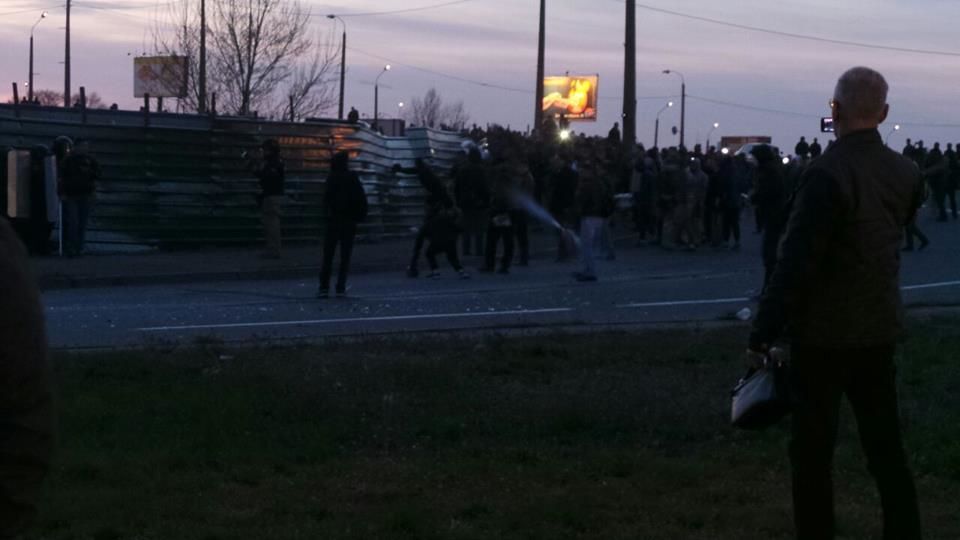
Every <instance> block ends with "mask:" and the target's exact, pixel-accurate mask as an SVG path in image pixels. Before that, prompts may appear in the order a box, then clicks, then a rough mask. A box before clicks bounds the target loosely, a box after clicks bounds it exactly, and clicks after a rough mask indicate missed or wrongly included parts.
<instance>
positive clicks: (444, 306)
mask: <svg viewBox="0 0 960 540" xmlns="http://www.w3.org/2000/svg"><path fill="white" fill-rule="evenodd" d="M927 229H929V231H928V233H929V234H930V235H931V237H932V239H933V240H934V244H933V246H932V247H931V248H929V249H928V250H926V251H924V252H921V253H911V254H906V255H905V257H904V267H903V285H904V286H905V291H904V297H905V299H906V301H907V303H908V305H909V306H913V307H919V306H944V305H945V306H960V270H958V269H960V250H957V249H956V248H955V247H953V245H952V244H953V243H954V242H955V241H956V240H955V239H956V238H957V237H958V236H960V225H956V224H938V225H934V224H929V225H927ZM747 236H748V238H746V243H745V247H744V249H743V250H742V251H740V252H729V251H716V250H713V249H702V250H700V251H698V252H695V253H687V252H666V251H663V250H660V249H657V248H635V247H623V248H621V249H619V251H618V254H617V260H615V261H602V262H600V281H598V282H596V283H577V282H575V281H574V280H573V279H572V278H571V273H572V272H573V271H575V270H577V265H576V264H575V263H565V264H559V263H554V262H548V261H546V260H535V261H533V262H532V264H531V266H530V267H527V268H514V269H513V270H512V272H511V273H510V275H505V276H504V275H498V274H478V273H476V272H474V273H473V277H472V279H469V280H460V279H458V278H457V276H456V274H455V273H454V272H453V271H452V270H451V269H450V268H449V267H444V266H441V271H442V276H441V277H440V278H439V279H432V280H430V279H424V278H420V279H408V278H406V277H405V276H404V275H403V273H402V270H401V269H402V267H403V263H398V269H397V271H396V272H391V273H385V272H380V273H368V274H362V275H357V276H353V277H352V278H351V280H350V286H351V289H350V294H349V297H348V298H330V299H322V300H321V299H316V298H315V297H314V295H315V293H316V289H317V284H316V282H315V281H314V280H303V279H294V280H279V281H246V282H244V281H229V282H210V283H191V284H184V285H158V286H127V287H112V288H99V289H76V290H58V291H49V292H47V293H44V302H45V304H46V312H47V320H48V331H49V336H50V342H51V345H52V346H53V347H55V348H99V347H128V346H139V345H149V344H156V343H166V344H169V343H181V344H185V343H192V342H197V341H198V340H205V339H223V340H225V341H227V342H234V341H250V340H261V339H274V340H316V339H319V338H322V337H324V336H362V335H372V334H396V333H411V332H427V331H440V332H443V331H453V330H505V329H516V328H551V327H558V328H561V327H562V328H568V327H590V326H604V327H605V326H609V325H643V324H653V323H674V322H697V321H703V322H710V321H717V320H723V319H732V318H733V316H734V314H735V313H736V312H737V311H739V310H741V309H743V308H745V307H750V308H751V309H752V308H753V307H754V306H753V302H752V301H751V300H750V298H751V297H752V296H753V295H755V294H757V291H758V290H759V287H760V286H761V285H762V279H763V274H762V268H761V264H760V256H759V246H758V244H759V241H758V237H756V236H754V235H750V234H748V235H747ZM371 249H373V248H371ZM466 263H467V265H468V268H470V267H476V266H477V265H478V264H479V260H477V259H476V258H474V259H467V261H466ZM744 324H746V323H744Z"/></svg>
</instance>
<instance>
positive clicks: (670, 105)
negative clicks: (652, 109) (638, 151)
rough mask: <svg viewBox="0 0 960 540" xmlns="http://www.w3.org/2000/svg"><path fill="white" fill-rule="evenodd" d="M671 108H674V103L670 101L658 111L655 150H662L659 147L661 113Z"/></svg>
mask: <svg viewBox="0 0 960 540" xmlns="http://www.w3.org/2000/svg"><path fill="white" fill-rule="evenodd" d="M670 107H673V102H672V101H668V102H667V104H666V105H664V106H663V107H661V108H660V110H659V111H657V121H656V123H654V124H653V147H654V148H660V146H659V145H658V143H659V142H660V113H662V112H663V111H665V110H667V109H669V108H670Z"/></svg>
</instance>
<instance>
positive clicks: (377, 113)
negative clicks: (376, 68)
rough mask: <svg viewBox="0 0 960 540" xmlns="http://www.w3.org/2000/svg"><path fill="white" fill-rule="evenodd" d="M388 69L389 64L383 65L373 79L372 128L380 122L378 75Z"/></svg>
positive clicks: (375, 127)
mask: <svg viewBox="0 0 960 540" xmlns="http://www.w3.org/2000/svg"><path fill="white" fill-rule="evenodd" d="M388 71H390V64H387V65H385V66H383V70H381V71H380V74H379V75H377V78H376V79H375V80H374V81H373V130H374V131H376V130H377V124H378V123H379V122H380V77H382V76H383V74H384V73H386V72H388Z"/></svg>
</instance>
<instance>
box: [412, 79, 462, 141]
mask: <svg viewBox="0 0 960 540" xmlns="http://www.w3.org/2000/svg"><path fill="white" fill-rule="evenodd" d="M410 104H411V106H410V112H409V113H408V115H407V120H409V121H410V122H411V123H413V124H415V125H418V126H423V127H429V128H439V127H441V126H442V127H446V128H448V129H452V130H457V131H459V130H462V129H463V128H465V127H466V125H467V122H469V121H470V116H469V115H468V114H467V111H466V108H465V107H464V106H463V102H462V101H458V102H456V103H450V104H444V103H443V98H441V97H440V93H439V92H437V89H436V88H431V89H429V90H427V93H426V94H424V96H423V98H413V99H412V100H411V101H410Z"/></svg>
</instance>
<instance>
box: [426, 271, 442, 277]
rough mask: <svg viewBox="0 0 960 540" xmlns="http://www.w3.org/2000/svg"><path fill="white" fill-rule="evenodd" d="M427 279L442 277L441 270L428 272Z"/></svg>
mask: <svg viewBox="0 0 960 540" xmlns="http://www.w3.org/2000/svg"><path fill="white" fill-rule="evenodd" d="M427 279H440V272H437V271H436V270H431V271H430V273H429V274H427Z"/></svg>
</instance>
